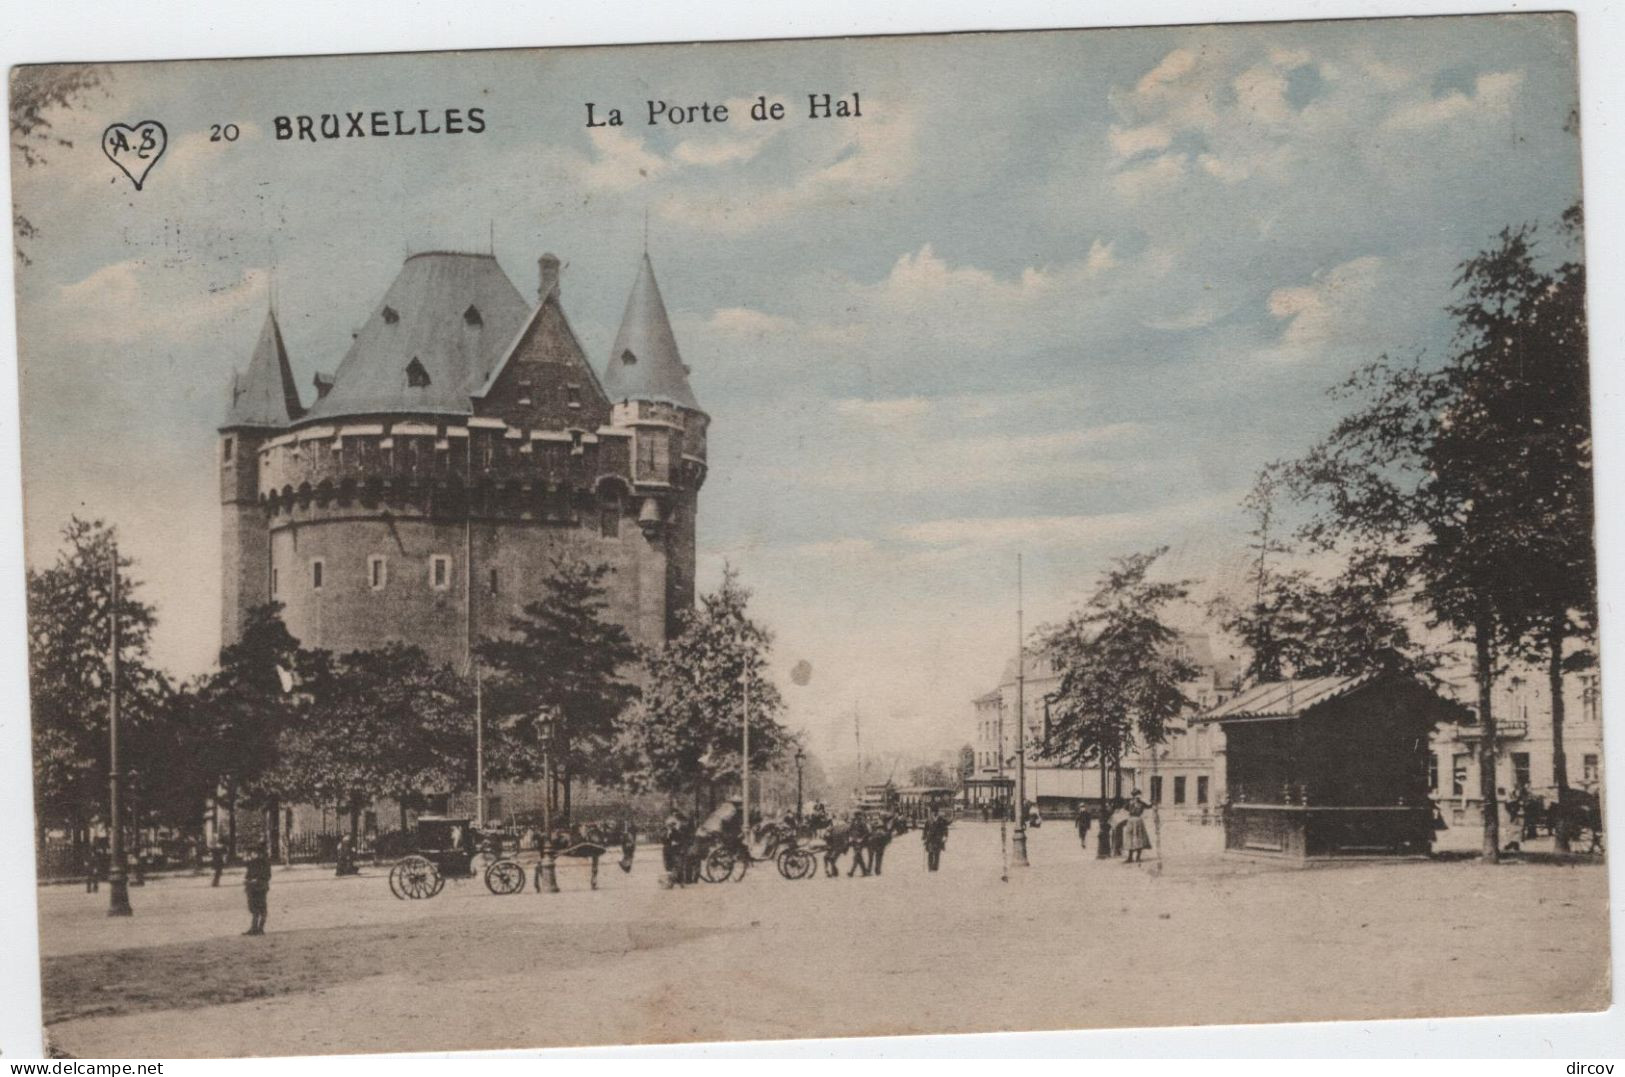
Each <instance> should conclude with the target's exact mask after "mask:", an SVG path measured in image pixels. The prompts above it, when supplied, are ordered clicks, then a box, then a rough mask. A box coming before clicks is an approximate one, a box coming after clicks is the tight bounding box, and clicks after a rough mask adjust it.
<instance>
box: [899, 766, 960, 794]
mask: <svg viewBox="0 0 1625 1077" xmlns="http://www.w3.org/2000/svg"><path fill="white" fill-rule="evenodd" d="M908 784H910V785H926V786H932V787H935V788H938V789H951V788H954V787H955V786H957V785H958V784H959V781H958V780H957V779H956V778H955V777H954V776H953V775H952V774H950V773H948V768H947V767H945V766H943V765H942V764H941V763H922V764H920V765H919V766H917V767H910V768H909V772H908Z"/></svg>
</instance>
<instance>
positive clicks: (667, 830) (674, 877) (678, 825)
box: [660, 808, 688, 886]
mask: <svg viewBox="0 0 1625 1077" xmlns="http://www.w3.org/2000/svg"><path fill="white" fill-rule="evenodd" d="M687 845H688V817H687V816H685V815H684V814H683V811H682V809H681V808H673V809H672V810H671V814H670V815H668V816H666V822H665V825H664V826H662V827H661V832H660V859H661V863H662V865H663V866H664V867H665V869H666V880H667V885H668V886H669V885H677V886H681V885H683V884H684V883H686V882H687V881H688V880H687V879H686V878H685V877H684V872H683V855H684V853H685V852H686V847H687Z"/></svg>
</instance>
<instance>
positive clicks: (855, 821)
mask: <svg viewBox="0 0 1625 1077" xmlns="http://www.w3.org/2000/svg"><path fill="white" fill-rule="evenodd" d="M847 835H848V837H847V840H848V841H849V842H850V844H851V847H852V866H851V867H849V868H847V869H846V875H847V878H849V879H850V878H851V877H852V873H853V872H855V871H862V872H863V874H864V877H865V878H867V877H868V875H869V851H868V850H869V821H868V820H867V819H865V818H864V817H863V813H862V812H857V813H855V814H854V815H853V816H852V821H851V822H850V823H848V824H847Z"/></svg>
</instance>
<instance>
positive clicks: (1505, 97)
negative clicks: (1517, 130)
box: [1384, 71, 1524, 131]
mask: <svg viewBox="0 0 1625 1077" xmlns="http://www.w3.org/2000/svg"><path fill="white" fill-rule="evenodd" d="M1523 81H1524V73H1523V72H1522V71H1496V72H1491V73H1489V74H1485V75H1480V76H1478V78H1477V80H1476V81H1475V82H1474V84H1473V92H1472V94H1471V95H1469V94H1464V93H1462V92H1461V91H1460V90H1452V91H1451V92H1450V93H1448V94H1445V95H1444V96H1443V97H1430V98H1428V99H1427V100H1424V101H1416V102H1413V103H1410V104H1407V105H1403V106H1401V107H1400V108H1398V109H1396V110H1395V111H1394V113H1393V115H1391V116H1389V117H1388V119H1387V121H1386V122H1385V124H1384V126H1386V127H1389V128H1392V129H1394V130H1399V131H1424V130H1427V129H1429V128H1434V127H1439V126H1442V125H1445V124H1450V123H1455V122H1457V121H1460V120H1468V119H1473V118H1478V117H1498V116H1505V115H1506V114H1507V113H1508V112H1509V111H1510V110H1511V107H1512V103H1513V101H1514V100H1515V99H1516V98H1517V96H1518V90H1519V89H1520V88H1521V87H1522V86H1523Z"/></svg>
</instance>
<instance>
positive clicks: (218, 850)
mask: <svg viewBox="0 0 1625 1077" xmlns="http://www.w3.org/2000/svg"><path fill="white" fill-rule="evenodd" d="M209 866H210V867H212V868H213V869H214V881H213V882H211V883H210V884H209V885H210V886H219V885H220V873H221V872H223V871H225V870H226V845H225V843H224V842H222V841H221V840H220V839H219V838H216V839H215V841H214V848H212V849H210V850H209Z"/></svg>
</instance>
